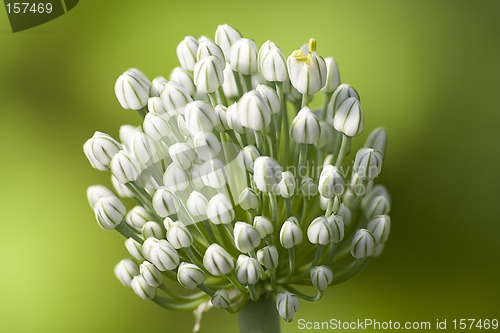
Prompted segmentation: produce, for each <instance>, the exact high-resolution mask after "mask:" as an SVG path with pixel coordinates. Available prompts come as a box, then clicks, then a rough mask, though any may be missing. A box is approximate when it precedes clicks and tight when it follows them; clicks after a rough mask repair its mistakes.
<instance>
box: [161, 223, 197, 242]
mask: <svg viewBox="0 0 500 333" xmlns="http://www.w3.org/2000/svg"><path fill="white" fill-rule="evenodd" d="M167 240H168V242H169V243H170V244H171V245H172V246H173V247H174V249H181V248H184V247H189V246H191V244H193V236H191V233H190V232H189V229H188V228H187V227H186V226H185V225H184V223H182V222H174V223H173V224H172V225H170V227H169V228H168V230H167Z"/></svg>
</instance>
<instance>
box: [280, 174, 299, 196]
mask: <svg viewBox="0 0 500 333" xmlns="http://www.w3.org/2000/svg"><path fill="white" fill-rule="evenodd" d="M281 175H282V178H281V181H280V182H279V183H278V188H277V191H278V193H279V194H280V195H281V196H282V197H283V198H291V197H292V196H293V194H294V193H295V187H296V184H295V176H294V175H293V173H292V172H291V171H283V173H282V174H281Z"/></svg>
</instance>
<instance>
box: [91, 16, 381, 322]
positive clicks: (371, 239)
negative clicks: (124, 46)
mask: <svg viewBox="0 0 500 333" xmlns="http://www.w3.org/2000/svg"><path fill="white" fill-rule="evenodd" d="M177 56H178V58H179V63H180V67H177V68H175V69H174V70H173V71H172V73H171V74H170V75H165V76H158V77H156V78H154V79H153V80H152V81H150V80H149V79H148V78H147V77H146V75H145V74H144V73H142V72H141V71H139V70H137V69H129V70H127V71H126V72H125V73H123V74H122V75H121V76H120V77H119V78H118V80H117V82H116V85H115V93H116V97H117V98H118V101H119V103H120V105H121V106H122V108H124V109H131V110H137V112H138V113H139V115H140V116H141V117H142V119H143V122H142V124H140V125H139V126H132V125H123V126H122V127H121V128H120V135H119V137H120V140H115V139H113V138H112V137H111V136H109V135H108V134H105V133H101V132H96V133H95V134H94V136H93V137H92V138H90V139H89V140H88V141H87V142H86V143H85V144H84V152H85V155H86V156H87V158H88V160H89V161H90V164H91V166H92V167H94V168H95V169H97V170H101V171H106V170H108V171H110V172H111V175H112V184H113V186H114V189H115V191H112V190H110V189H108V188H106V187H104V186H100V185H96V186H91V187H89V189H88V193H87V195H88V200H89V203H90V205H91V206H92V208H93V209H94V212H95V215H96V218H97V221H98V223H99V225H100V226H101V227H102V228H103V229H107V230H110V229H115V230H117V231H118V232H119V233H121V234H122V235H123V236H124V237H125V238H126V242H125V245H126V248H127V250H128V252H129V253H130V255H131V257H133V258H134V259H124V260H122V261H121V262H120V263H119V264H118V265H117V266H116V267H115V273H116V276H117V277H118V279H119V280H120V281H121V282H122V283H123V284H124V285H125V286H129V287H131V288H132V289H133V290H134V291H135V293H137V295H139V296H140V297H141V298H143V299H148V300H153V301H154V302H156V303H157V304H158V305H160V306H162V307H165V308H167V309H172V310H186V309H194V308H196V307H198V306H199V305H200V304H202V303H203V302H211V304H212V305H213V306H214V307H217V308H224V309H226V310H228V311H230V312H238V311H240V310H241V309H242V308H243V307H244V306H245V304H246V303H247V302H251V301H255V302H257V301H258V300H259V299H260V298H263V297H265V298H266V299H269V298H271V299H274V300H275V302H276V303H275V304H276V311H277V313H279V315H280V316H281V317H283V318H284V319H285V320H286V321H287V322H290V321H292V320H293V316H294V314H295V312H297V311H298V310H299V302H300V300H301V299H303V300H307V301H319V300H320V299H321V298H322V296H323V294H324V292H325V291H326V290H327V288H328V286H330V285H332V284H338V283H341V282H343V281H346V280H347V279H350V278H351V277H353V276H354V275H355V274H357V273H358V272H359V271H360V269H361V268H362V267H363V266H364V264H365V263H366V261H367V260H369V258H370V257H373V256H378V255H380V253H381V252H382V250H383V247H384V244H385V243H386V241H387V239H388V236H389V232H390V225H391V220H390V217H389V215H388V214H389V211H390V206H391V199H390V197H389V194H388V191H387V190H386V189H385V188H384V187H383V186H382V185H375V184H374V181H375V180H376V178H377V177H378V175H379V174H380V171H381V167H382V160H383V157H384V155H385V149H386V143H387V137H386V132H385V130H384V129H382V128H377V129H375V130H374V131H373V132H372V133H371V134H370V135H369V137H368V139H367V141H366V144H365V145H364V147H363V148H361V149H359V150H358V151H357V152H355V153H353V154H351V155H352V156H355V157H354V159H353V160H352V159H351V160H350V161H348V159H347V158H346V157H347V156H348V155H349V154H350V151H351V145H350V144H351V142H350V141H351V139H352V138H353V137H355V136H358V135H360V134H361V133H362V132H363V129H364V120H363V119H364V115H363V110H362V108H361V102H360V98H359V95H358V93H357V92H356V90H354V88H352V87H351V86H349V85H347V84H342V83H341V80H340V74H339V69H338V66H337V63H336V62H335V60H334V59H333V58H326V59H324V58H323V57H322V56H321V55H320V54H319V53H317V43H316V40H315V39H313V38H311V39H310V40H309V42H308V43H306V44H305V45H303V46H302V47H300V48H299V49H297V50H295V51H293V52H291V54H290V56H288V57H286V56H285V53H284V52H283V51H282V50H281V49H280V48H279V47H278V46H277V45H276V44H275V43H274V42H272V41H267V42H265V43H264V44H263V45H262V46H261V47H260V48H259V47H258V46H257V45H256V43H255V41H253V40H252V39H248V38H243V37H242V35H241V34H240V33H239V32H238V31H237V30H235V29H234V28H232V27H230V26H228V25H221V26H219V27H218V28H217V31H216V33H215V39H214V40H213V41H212V40H210V39H209V38H207V37H202V38H195V37H192V36H188V37H186V38H184V40H182V41H181V42H180V44H179V45H178V47H177ZM165 77H168V78H169V79H168V80H167V79H165ZM318 94H319V95H320V98H321V97H322V98H323V107H322V108H319V109H316V108H315V107H314V106H313V104H311V101H312V100H313V98H314V97H315V95H318ZM120 141H121V142H120ZM351 165H352V166H353V167H351ZM115 192H116V193H118V195H119V196H122V197H127V198H133V199H135V200H136V203H135V204H134V205H132V207H129V208H128V211H127V208H126V206H125V204H124V203H123V202H122V201H121V199H120V198H119V197H118V196H117V195H115ZM127 202H130V201H127ZM175 284H180V285H181V286H182V287H184V288H186V289H189V290H192V289H198V290H199V291H198V292H197V293H195V294H191V295H187V296H186V295H185V294H177V293H176V291H175V290H176V288H177V287H176V286H175ZM304 285H309V286H311V287H313V288H314V290H316V294H313V295H310V294H309V295H308V294H307V293H305V292H304V291H302V286H304Z"/></svg>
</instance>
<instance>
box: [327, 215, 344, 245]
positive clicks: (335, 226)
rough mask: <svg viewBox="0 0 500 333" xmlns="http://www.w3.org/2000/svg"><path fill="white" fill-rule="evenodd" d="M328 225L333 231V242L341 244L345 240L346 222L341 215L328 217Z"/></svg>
mask: <svg viewBox="0 0 500 333" xmlns="http://www.w3.org/2000/svg"><path fill="white" fill-rule="evenodd" d="M328 224H330V228H331V229H332V242H333V243H336V244H337V243H340V242H341V241H342V239H344V220H343V219H342V216H340V215H330V216H328Z"/></svg>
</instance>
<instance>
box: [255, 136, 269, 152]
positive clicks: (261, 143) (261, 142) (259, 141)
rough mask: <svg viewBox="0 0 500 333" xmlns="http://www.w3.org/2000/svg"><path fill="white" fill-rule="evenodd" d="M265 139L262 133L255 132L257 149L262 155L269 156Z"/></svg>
mask: <svg viewBox="0 0 500 333" xmlns="http://www.w3.org/2000/svg"><path fill="white" fill-rule="evenodd" d="M263 139H264V138H263V135H262V133H261V132H255V142H256V144H257V149H258V150H259V152H260V153H261V154H262V155H267V152H266V144H265V141H264V140H263Z"/></svg>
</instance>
